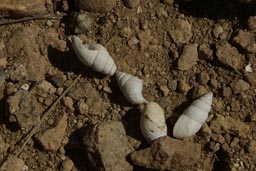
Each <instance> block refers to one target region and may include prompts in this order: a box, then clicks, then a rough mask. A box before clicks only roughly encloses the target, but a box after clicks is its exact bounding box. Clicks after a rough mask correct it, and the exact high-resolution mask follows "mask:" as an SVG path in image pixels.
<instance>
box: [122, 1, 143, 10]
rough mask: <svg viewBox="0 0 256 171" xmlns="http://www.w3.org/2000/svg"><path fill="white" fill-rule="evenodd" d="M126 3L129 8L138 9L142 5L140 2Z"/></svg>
mask: <svg viewBox="0 0 256 171" xmlns="http://www.w3.org/2000/svg"><path fill="white" fill-rule="evenodd" d="M124 3H125V5H126V6H127V7H129V8H136V7H138V6H139V4H140V0H124Z"/></svg>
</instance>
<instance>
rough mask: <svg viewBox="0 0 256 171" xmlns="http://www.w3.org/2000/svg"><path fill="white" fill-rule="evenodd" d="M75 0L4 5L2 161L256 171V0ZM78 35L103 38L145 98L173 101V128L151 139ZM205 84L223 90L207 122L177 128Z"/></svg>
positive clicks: (33, 165) (114, 169)
mask: <svg viewBox="0 0 256 171" xmlns="http://www.w3.org/2000/svg"><path fill="white" fill-rule="evenodd" d="M74 2H75V3H74ZM74 2H73V1H67V0H53V1H51V0H45V1H44V0H33V1H32V0H25V1H21V2H18V1H15V0H3V2H1V4H0V14H1V15H0V98H1V101H0V105H1V107H0V113H1V115H0V161H1V162H0V164H1V165H0V168H1V169H0V170H6V171H27V170H29V171H41V170H42V171H50V170H61V171H76V170H81V171H92V170H106V171H130V170H134V171H146V170H154V169H155V170H176V171H182V170H191V171H217V170H218V171H255V170H256V167H255V165H256V106H255V102H256V96H255V95H256V73H255V71H256V56H255V55H256V5H255V1H254V0H241V2H240V1H234V0H233V1H232V0H217V1H210V0H207V1H200V0H183V1H182V0H177V1H173V0H161V1H160V0H157V1H150V0H141V1H140V0H124V1H120V0H103V1H98V0H96V1H93V0H87V1H83V0H76V1H74ZM80 8H81V9H82V10H80ZM42 16H43V17H42ZM44 16H48V17H44ZM49 16H51V17H49ZM52 16H54V17H52ZM31 17H32V18H33V19H31ZM35 17H36V18H35ZM17 19H18V20H20V19H22V20H23V21H19V22H17ZM13 21H15V22H13ZM10 22H12V23H10ZM72 34H76V35H78V36H79V37H80V38H81V39H82V40H83V41H84V42H85V43H92V42H98V43H101V44H103V45H105V46H106V47H107V49H108V51H109V53H110V54H111V56H112V57H113V59H114V60H115V62H116V64H117V67H118V70H120V71H124V72H127V73H130V74H132V75H135V76H137V77H139V78H141V79H142V80H143V84H144V87H143V95H144V97H145V98H146V99H147V100H148V101H155V102H158V103H159V104H160V106H161V107H162V108H163V109H164V111H165V115H166V121H167V124H168V130H169V133H168V134H169V137H164V138H160V139H158V140H156V141H154V142H153V143H152V144H151V145H148V144H147V142H146V141H145V139H144V138H143V137H142V135H141V133H140V129H139V117H140V114H141V110H142V108H143V106H136V105H132V104H130V103H129V102H128V101H127V100H126V99H125V98H124V96H123V95H122V92H121V91H120V90H119V87H118V85H117V83H116V80H115V78H114V77H110V76H105V75H103V74H100V73H97V72H94V71H93V70H91V69H90V68H87V67H85V66H84V65H83V64H82V63H80V62H79V61H78V59H77V57H76V55H75V54H74V52H73V51H72V48H71V46H70V43H69V41H68V39H67V38H68V36H69V35H72ZM79 74H82V76H81V78H80V79H79V81H78V83H77V84H75V85H74V86H73V87H72V88H71V90H70V91H68V93H67V94H65V96H64V97H63V98H62V99H61V101H60V102H59V103H58V105H57V106H56V107H55V108H54V110H53V111H52V112H51V114H50V115H46V116H47V117H46V118H45V121H44V122H42V118H44V117H43V116H45V112H46V111H47V109H49V108H50V107H51V106H52V104H53V102H54V101H55V100H56V99H57V98H58V97H59V96H61V94H62V93H63V92H64V90H65V89H66V88H67V87H68V86H69V85H70V84H71V83H72V81H73V80H74V79H75V78H76V77H77V76H78V75H79ZM208 91H212V92H213V94H214V100H213V105H212V110H211V112H210V114H209V118H208V120H207V122H206V123H205V124H204V125H203V127H202V129H201V130H200V131H199V132H198V133H197V135H196V136H194V137H191V138H186V139H184V140H176V139H173V138H170V137H172V133H171V129H172V127H173V124H174V123H175V121H176V119H177V116H179V115H180V114H181V113H182V111H183V110H184V108H186V107H187V106H188V105H189V104H190V103H191V102H192V101H193V99H195V98H197V97H199V96H201V95H203V94H204V93H206V92H208ZM40 124H41V125H40ZM36 125H40V127H39V129H38V130H37V131H36V132H35V133H34V134H33V136H32V138H31V139H30V140H29V141H28V143H27V145H26V146H25V147H24V149H23V150H22V151H21V153H20V155H19V156H18V157H16V156H15V154H16V152H17V151H18V150H19V149H20V147H21V146H20V144H22V143H23V139H24V137H25V136H26V135H27V134H28V133H29V131H30V130H31V128H33V127H34V126H36ZM12 154H13V155H12ZM166 161H167V162H166Z"/></svg>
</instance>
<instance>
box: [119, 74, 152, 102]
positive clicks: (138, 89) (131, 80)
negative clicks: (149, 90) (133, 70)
mask: <svg viewBox="0 0 256 171" xmlns="http://www.w3.org/2000/svg"><path fill="white" fill-rule="evenodd" d="M116 79H117V83H118V85H119V87H120V89H121V91H122V92H123V94H124V96H125V98H126V99H127V100H128V101H129V102H131V103H133V104H143V103H148V102H147V100H145V98H144V97H143V95H142V88H143V84H142V80H140V79H139V78H138V77H135V76H132V75H130V74H127V73H124V72H118V71H117V72H116Z"/></svg>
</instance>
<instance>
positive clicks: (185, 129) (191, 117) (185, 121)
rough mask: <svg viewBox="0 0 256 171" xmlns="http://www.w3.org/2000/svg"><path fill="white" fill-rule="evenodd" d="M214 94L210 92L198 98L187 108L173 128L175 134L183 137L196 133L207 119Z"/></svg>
mask: <svg viewBox="0 0 256 171" xmlns="http://www.w3.org/2000/svg"><path fill="white" fill-rule="evenodd" d="M212 99H213V94H212V92H209V93H207V94H205V95H203V96H202V97H200V98H198V99H196V100H195V101H193V102H192V103H191V105H190V106H189V107H187V108H186V109H185V111H184V112H183V114H182V115H181V116H180V117H179V119H178V120H177V122H176V123H175V125H174V128H173V136H174V137H175V138H179V139H183V138H185V137H189V136H192V135H195V134H196V133H197V132H198V131H199V129H200V128H201V126H202V124H203V123H204V122H205V121H206V120H207V118H208V114H209V112H210V110H211V105H212Z"/></svg>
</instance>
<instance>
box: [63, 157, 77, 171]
mask: <svg viewBox="0 0 256 171" xmlns="http://www.w3.org/2000/svg"><path fill="white" fill-rule="evenodd" d="M73 167H74V163H73V161H72V160H70V159H69V158H67V159H65V160H64V161H63V162H62V163H61V171H72V169H73Z"/></svg>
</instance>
